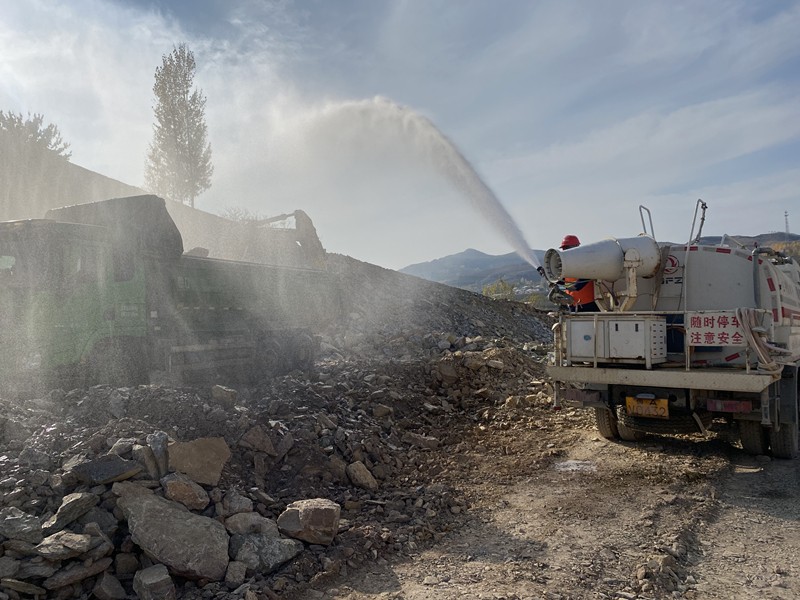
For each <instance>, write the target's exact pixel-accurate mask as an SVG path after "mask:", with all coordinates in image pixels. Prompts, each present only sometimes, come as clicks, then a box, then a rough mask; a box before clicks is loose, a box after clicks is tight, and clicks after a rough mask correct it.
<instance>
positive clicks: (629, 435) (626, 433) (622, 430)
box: [617, 406, 647, 442]
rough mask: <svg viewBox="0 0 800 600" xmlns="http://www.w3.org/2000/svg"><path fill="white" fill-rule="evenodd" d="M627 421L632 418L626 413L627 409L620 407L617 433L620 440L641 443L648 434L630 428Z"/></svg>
mask: <svg viewBox="0 0 800 600" xmlns="http://www.w3.org/2000/svg"><path fill="white" fill-rule="evenodd" d="M626 419H630V417H629V416H628V414H627V413H626V412H625V407H624V406H620V407H619V408H618V409H617V432H618V433H619V438H620V439H621V440H622V441H624V442H641V441H642V440H643V439H644V438H645V435H647V434H646V433H645V432H644V431H639V430H637V429H631V428H630V427H628V426H627V425H626V424H625V420H626Z"/></svg>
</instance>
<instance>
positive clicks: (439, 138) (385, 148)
mask: <svg viewBox="0 0 800 600" xmlns="http://www.w3.org/2000/svg"><path fill="white" fill-rule="evenodd" d="M280 128H281V129H282V131H279V132H278V137H279V138H280V139H281V142H282V147H283V148H284V150H285V151H287V157H285V160H287V161H292V160H299V158H300V157H301V155H302V162H304V164H308V163H309V162H311V161H312V160H313V162H314V163H315V165H316V167H315V168H316V170H317V172H316V175H317V176H320V177H324V176H325V175H326V169H330V168H331V167H330V166H329V165H326V164H325V159H324V157H323V155H322V153H321V150H320V148H321V147H335V148H336V149H337V152H339V153H346V154H347V155H348V157H357V158H353V160H358V161H359V164H360V165H361V166H362V167H363V166H364V165H366V164H371V165H375V164H376V160H379V159H383V160H385V161H386V162H388V163H390V164H389V167H393V166H396V167H397V168H398V170H399V169H400V168H401V166H404V165H402V164H401V163H402V162H403V161H404V160H405V161H406V162H413V161H415V162H416V163H417V164H416V168H419V167H420V164H422V165H424V166H427V167H429V168H430V170H431V171H432V172H433V173H435V175H436V176H437V177H439V178H441V179H442V180H444V181H445V182H446V183H447V184H448V185H449V186H450V187H451V188H453V189H454V190H455V191H456V192H458V194H459V195H460V196H461V197H462V198H463V199H465V200H466V201H467V202H469V204H470V206H471V207H472V208H473V209H475V210H476V211H477V213H478V214H479V215H480V216H481V217H482V218H483V219H484V220H485V221H486V222H488V223H489V224H490V225H491V226H492V227H493V228H494V230H495V231H496V232H498V233H499V234H500V235H502V237H503V238H504V239H505V240H506V241H507V242H508V243H509V245H510V246H511V248H512V249H513V250H514V251H515V252H516V253H517V254H518V255H519V256H520V257H521V258H522V259H523V260H525V261H526V262H528V263H529V264H531V265H532V266H534V267H538V266H539V262H538V260H537V259H536V257H535V256H534V254H533V252H532V251H531V249H530V245H529V244H528V243H527V241H526V240H525V237H524V236H523V234H522V232H521V231H520V228H519V226H518V225H517V223H516V222H515V221H514V219H513V218H512V217H511V215H510V214H509V213H508V211H507V210H506V208H505V207H504V206H503V204H502V203H501V202H500V200H499V199H498V198H497V196H496V195H495V194H494V192H493V191H492V190H491V189H490V188H489V186H488V185H487V184H486V183H485V182H484V181H483V179H482V178H481V176H480V175H479V174H478V173H477V171H476V170H475V168H474V167H473V166H472V164H470V162H469V160H467V158H466V157H465V156H464V155H463V154H462V153H461V152H460V151H459V149H458V148H457V147H456V145H455V144H454V143H453V142H452V141H451V140H450V139H448V138H447V136H446V135H444V134H443V133H442V132H441V131H440V130H439V129H438V128H437V127H436V125H434V123H433V122H432V121H431V120H430V119H428V118H427V117H425V116H423V115H421V114H419V113H417V112H415V111H414V110H412V109H411V108H408V107H406V106H402V105H400V104H398V103H396V102H394V101H392V100H390V99H388V98H384V97H380V96H378V97H375V98H372V99H366V100H357V101H344V102H330V103H327V104H325V105H324V106H322V107H320V108H316V109H309V110H306V111H301V112H300V113H299V114H298V113H295V114H294V115H291V116H287V117H286V118H285V119H284V120H283V122H282V124H281V126H280ZM287 140H290V141H289V142H288V143H287ZM292 153H294V154H292ZM409 154H411V155H413V156H412V157H409V156H408V155H409ZM310 157H311V158H310ZM335 159H336V160H338V161H339V162H341V160H342V157H341V156H337V157H335ZM393 163H396V164H393ZM382 166H383V170H384V171H385V170H386V165H385V164H384V165H382ZM405 166H407V165H405ZM364 170H366V169H364ZM389 176H390V177H391V175H389ZM361 177H362V178H363V173H362V175H361ZM348 185H350V186H353V189H354V190H355V189H356V188H357V186H359V185H360V184H359V182H358V180H357V179H356V180H352V181H350V182H349V184H348Z"/></svg>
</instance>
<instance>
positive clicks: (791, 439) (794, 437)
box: [769, 423, 800, 459]
mask: <svg viewBox="0 0 800 600" xmlns="http://www.w3.org/2000/svg"><path fill="white" fill-rule="evenodd" d="M769 443H770V446H772V455H773V456H775V457H776V458H789V459H792V458H797V456H798V454H800V449H799V448H798V431H797V423H784V424H783V425H782V426H781V428H780V429H779V430H777V431H776V430H775V429H771V430H770V432H769Z"/></svg>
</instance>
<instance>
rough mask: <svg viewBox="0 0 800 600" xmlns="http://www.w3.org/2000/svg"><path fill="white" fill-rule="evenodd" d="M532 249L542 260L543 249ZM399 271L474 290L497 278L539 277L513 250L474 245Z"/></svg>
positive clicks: (535, 278)
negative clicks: (489, 249) (492, 250)
mask: <svg viewBox="0 0 800 600" xmlns="http://www.w3.org/2000/svg"><path fill="white" fill-rule="evenodd" d="M533 253H534V255H535V256H536V258H537V259H538V260H539V261H541V260H542V257H543V256H544V251H543V250H533ZM400 272H401V273H406V274H408V275H416V276H417V277H421V278H422V279H427V280H429V281H436V282H438V283H444V284H446V285H450V286H453V287H457V288H462V289H466V290H471V291H473V292H479V291H481V289H483V286H484V285H487V284H490V283H494V282H496V281H497V280H498V279H503V280H504V281H506V282H508V283H512V284H516V283H518V282H522V281H528V282H532V283H536V282H538V281H539V280H540V279H541V277H539V274H538V273H537V272H536V269H535V268H534V267H532V266H531V265H529V264H528V263H526V262H525V261H524V260H523V259H522V258H520V257H519V256H518V255H517V254H515V253H513V252H511V253H509V254H501V255H500V256H493V255H491V254H485V253H483V252H481V251H479V250H475V249H474V248H469V249H468V250H464V252H459V253H458V254H452V255H450V256H445V257H444V258H437V259H435V260H432V261H429V262H424V263H417V264H414V265H409V266H407V267H404V268H402V269H400Z"/></svg>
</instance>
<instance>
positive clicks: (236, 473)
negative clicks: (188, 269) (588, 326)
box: [0, 258, 550, 600]
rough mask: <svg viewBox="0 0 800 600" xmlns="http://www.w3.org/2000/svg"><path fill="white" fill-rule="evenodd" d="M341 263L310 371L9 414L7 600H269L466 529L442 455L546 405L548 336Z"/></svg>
mask: <svg viewBox="0 0 800 600" xmlns="http://www.w3.org/2000/svg"><path fill="white" fill-rule="evenodd" d="M336 260H337V261H338V263H337V264H336V268H338V269H339V272H340V274H341V276H342V277H343V280H344V281H345V282H347V285H346V286H345V295H344V299H343V302H344V305H345V310H344V317H343V319H342V320H341V321H340V322H339V323H336V324H334V325H333V326H332V328H331V329H330V331H329V332H328V333H327V334H326V335H325V336H323V338H322V340H321V346H322V349H323V355H322V359H321V360H320V361H318V363H317V364H316V366H315V368H314V369H313V370H312V371H309V372H299V371H296V372H293V373H290V374H289V375H286V376H283V377H280V378H275V379H273V380H271V381H269V382H267V383H265V384H263V385H262V386H261V387H259V388H255V389H244V388H241V389H234V388H231V387H226V386H223V385H217V386H214V387H212V388H208V387H204V388H182V389H170V388H165V387H160V386H140V387H138V388H114V387H110V386H95V387H93V388H90V389H86V390H80V389H78V390H71V391H68V392H66V391H63V390H54V391H52V392H51V393H50V394H49V395H48V396H47V397H45V398H35V399H25V400H14V401H11V400H0V469H1V470H2V473H3V475H2V478H0V490H2V500H0V600H8V599H10V598H13V599H15V600H16V599H17V598H24V597H29V596H34V597H49V598H50V597H52V598H63V599H66V598H71V597H76V598H79V597H89V596H90V595H92V594H93V595H94V596H96V597H98V598H100V599H101V600H112V599H122V598H126V597H129V596H130V595H131V594H134V593H135V594H136V595H138V596H139V597H140V598H195V597H196V598H212V597H223V596H224V597H229V596H231V595H233V596H237V597H247V598H257V597H275V596H276V595H280V594H290V593H291V592H292V591H293V590H296V589H302V586H303V585H304V584H307V583H309V582H311V583H319V582H323V581H324V580H325V578H332V577H336V576H339V575H342V574H343V573H346V572H347V570H348V569H353V568H358V567H359V566H360V565H361V564H363V563H364V562H365V561H375V560H384V559H385V557H386V556H388V555H390V554H393V553H402V552H409V553H411V552H415V551H417V550H418V549H419V548H420V547H421V546H423V545H425V544H427V543H429V542H431V541H432V540H435V539H438V538H439V537H441V536H442V535H443V534H444V533H445V532H446V531H448V530H449V529H451V528H452V527H454V526H457V525H458V522H459V519H460V518H461V517H462V514H463V511H464V509H465V508H466V507H467V504H468V500H467V499H465V498H463V497H461V496H460V495H459V493H458V491H457V490H455V489H453V488H452V487H451V486H449V485H448V484H447V483H446V481H445V480H440V478H439V477H438V475H439V474H440V473H441V472H442V469H443V468H445V463H443V462H442V460H441V451H442V450H446V449H448V448H455V447H457V445H458V444H459V443H460V441H461V439H462V436H463V434H464V432H465V431H467V430H468V429H469V428H471V427H473V426H474V424H475V422H476V421H477V420H478V415H480V414H481V411H483V410H485V409H486V407H488V406H495V405H498V404H506V405H508V404H509V403H511V404H514V403H519V402H526V401H529V402H533V401H540V402H547V400H548V398H549V390H548V389H547V386H546V384H545V383H544V382H543V380H542V378H541V373H542V369H543V365H542V363H543V354H544V353H545V352H546V345H545V344H546V342H547V340H548V339H549V336H550V333H549V327H548V324H547V323H546V322H545V320H543V317H542V316H541V315H539V314H537V313H536V312H535V311H532V310H530V309H528V308H526V307H525V306H523V305H518V304H515V303H498V302H492V301H489V300H487V299H485V298H482V297H479V296H476V295H474V294H470V293H468V292H463V291H461V290H454V289H452V288H447V287H445V286H438V285H436V284H430V283H428V282H422V281H421V280H417V279H415V278H412V277H407V276H401V275H399V274H397V273H393V272H390V271H385V270H382V269H378V268H377V267H372V266H371V265H364V264H362V263H357V262H356V261H352V260H349V259H345V258H338V259H336Z"/></svg>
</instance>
